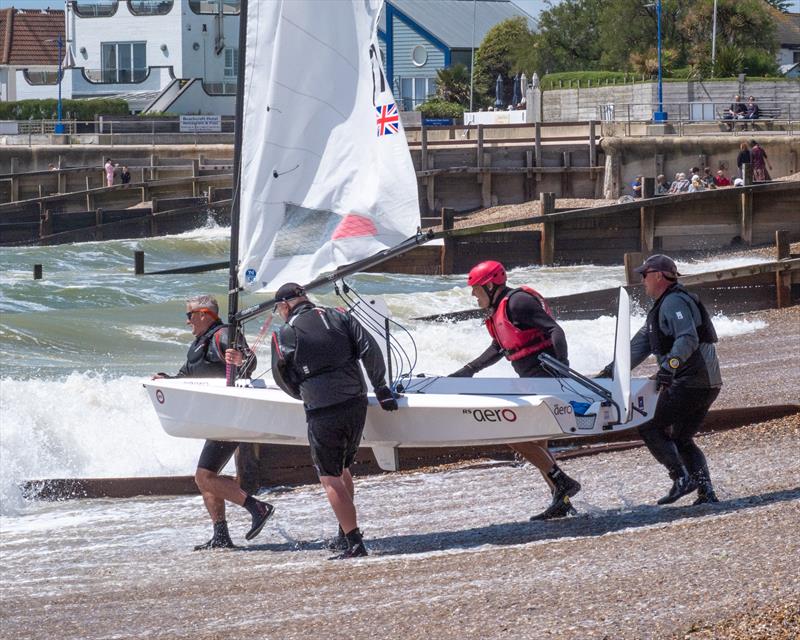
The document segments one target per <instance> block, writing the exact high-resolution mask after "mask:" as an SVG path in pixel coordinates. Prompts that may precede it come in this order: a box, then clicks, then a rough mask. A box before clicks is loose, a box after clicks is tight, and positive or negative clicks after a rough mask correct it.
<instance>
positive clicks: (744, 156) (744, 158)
mask: <svg viewBox="0 0 800 640" xmlns="http://www.w3.org/2000/svg"><path fill="white" fill-rule="evenodd" d="M746 164H750V146H749V145H748V144H747V143H746V142H742V143H741V144H740V145H739V155H737V156H736V166H737V168H738V169H739V177H740V178H742V180H744V169H743V167H744V165H746Z"/></svg>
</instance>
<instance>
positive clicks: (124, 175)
mask: <svg viewBox="0 0 800 640" xmlns="http://www.w3.org/2000/svg"><path fill="white" fill-rule="evenodd" d="M119 180H120V182H121V183H122V184H128V183H130V181H131V172H130V171H128V167H126V166H124V165H123V167H122V171H120V174H119Z"/></svg>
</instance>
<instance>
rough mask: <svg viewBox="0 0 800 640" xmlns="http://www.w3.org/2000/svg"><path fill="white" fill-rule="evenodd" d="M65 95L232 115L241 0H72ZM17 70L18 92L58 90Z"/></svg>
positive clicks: (38, 93) (67, 20) (32, 94)
mask: <svg viewBox="0 0 800 640" xmlns="http://www.w3.org/2000/svg"><path fill="white" fill-rule="evenodd" d="M63 15H64V18H65V29H66V34H65V35H66V42H67V50H66V55H65V58H64V63H65V67H66V68H65V69H64V75H63V79H62V97H63V98H65V99H66V98H101V97H108V98H111V97H123V98H125V99H126V100H127V101H128V104H129V105H130V107H131V110H132V111H134V112H139V111H144V110H149V111H151V112H152V111H168V112H172V113H214V114H221V115H232V114H233V113H234V107H235V92H236V76H237V73H238V48H237V45H238V37H239V34H238V32H239V0H67V1H66V2H65V12H64V14H63ZM23 75H24V72H23V71H21V70H17V71H16V87H17V92H16V98H17V99H20V100H21V99H25V98H34V97H35V98H41V97H55V95H56V92H57V87H56V86H55V85H52V84H51V85H50V86H49V87H47V89H48V91H49V95H47V96H44V95H42V93H43V91H42V90H43V89H44V88H45V87H43V86H42V85H37V86H33V85H31V84H30V83H28V82H26V81H25V80H24V77H23Z"/></svg>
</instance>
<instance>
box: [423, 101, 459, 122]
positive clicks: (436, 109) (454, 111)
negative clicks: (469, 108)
mask: <svg viewBox="0 0 800 640" xmlns="http://www.w3.org/2000/svg"><path fill="white" fill-rule="evenodd" d="M417 111H419V112H420V113H421V114H422V116H423V117H424V118H462V117H463V116H464V107H462V106H461V105H460V104H456V103H455V102H443V101H442V100H428V101H427V102H423V103H422V104H421V105H419V106H418V107H417Z"/></svg>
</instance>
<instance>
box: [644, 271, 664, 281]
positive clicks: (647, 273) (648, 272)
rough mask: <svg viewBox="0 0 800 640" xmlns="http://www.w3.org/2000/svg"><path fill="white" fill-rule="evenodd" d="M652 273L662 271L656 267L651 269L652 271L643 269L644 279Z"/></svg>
mask: <svg viewBox="0 0 800 640" xmlns="http://www.w3.org/2000/svg"><path fill="white" fill-rule="evenodd" d="M651 273H661V272H660V271H658V270H656V269H650V271H642V280H644V279H645V278H646V277H647V276H648V275H649V274H651Z"/></svg>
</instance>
